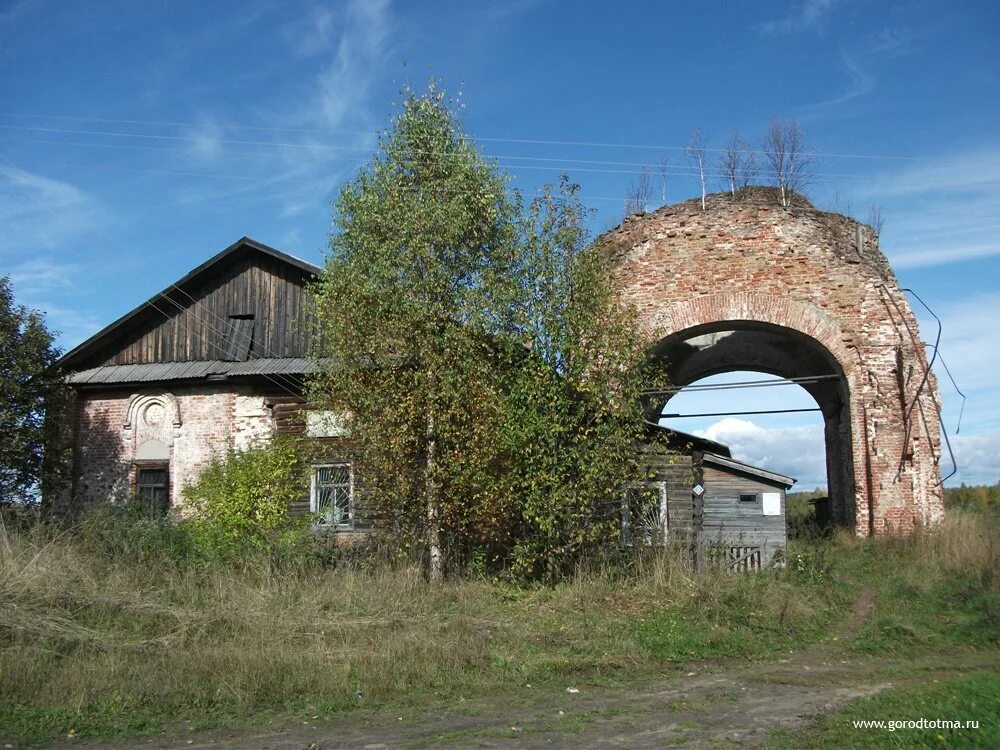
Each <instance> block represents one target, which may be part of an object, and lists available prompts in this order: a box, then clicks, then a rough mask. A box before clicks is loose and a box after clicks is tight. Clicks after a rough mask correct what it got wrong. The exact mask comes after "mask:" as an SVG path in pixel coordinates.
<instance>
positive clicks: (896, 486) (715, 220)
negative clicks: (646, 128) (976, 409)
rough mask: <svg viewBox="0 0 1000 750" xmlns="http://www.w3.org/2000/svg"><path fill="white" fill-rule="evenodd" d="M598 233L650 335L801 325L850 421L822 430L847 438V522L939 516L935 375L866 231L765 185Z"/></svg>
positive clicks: (892, 522) (862, 527) (890, 524)
mask: <svg viewBox="0 0 1000 750" xmlns="http://www.w3.org/2000/svg"><path fill="white" fill-rule="evenodd" d="M599 242H600V243H602V244H603V246H604V247H605V248H606V250H607V252H608V253H610V255H611V257H612V258H613V261H614V264H615V277H616V283H617V284H618V286H619V288H620V289H621V290H622V293H623V295H624V298H625V299H626V300H627V301H628V302H630V303H631V304H633V305H634V306H635V308H636V310H637V311H638V314H639V316H640V320H641V322H642V325H643V326H644V328H645V330H646V332H647V335H648V337H649V339H650V341H651V342H658V341H663V340H668V339H669V338H670V337H673V336H677V335H679V334H680V333H681V332H683V331H685V330H690V329H697V328H698V327H702V329H706V328H711V327H712V326H715V327H716V329H718V330H721V329H723V328H725V326H726V324H727V323H729V322H733V321H737V322H739V323H740V325H744V326H746V325H753V324H761V325H769V326H781V327H783V328H786V329H792V330H794V331H797V332H800V333H802V334H805V335H806V336H808V337H809V338H810V339H811V340H814V341H816V342H818V343H819V344H820V345H821V346H822V347H823V348H825V350H826V351H828V352H829V353H830V355H832V357H833V358H835V359H836V361H837V363H839V366H840V369H841V370H842V374H843V378H844V380H845V381H846V392H847V393H848V394H849V397H848V398H849V403H847V404H845V407H844V408H845V414H846V415H847V416H846V417H845V420H846V421H847V422H849V425H848V424H845V425H844V427H843V429H842V430H840V431H839V432H840V436H839V438H838V437H837V436H833V435H831V434H830V433H831V432H832V431H831V430H830V429H829V425H828V435H827V438H828V452H829V450H830V448H831V446H832V447H835V448H836V447H837V445H836V444H835V442H831V441H835V440H837V439H839V440H841V441H843V442H845V443H846V445H844V446H843V449H844V450H845V451H846V453H845V456H847V457H849V458H850V459H852V461H851V463H853V471H852V472H851V473H852V476H851V477H850V478H849V482H848V484H849V493H850V495H851V498H850V503H849V510H850V516H851V517H849V518H845V519H843V520H845V521H846V522H847V523H853V525H854V527H855V528H856V530H857V532H858V533H859V534H867V533H872V532H874V533H878V532H883V531H892V530H896V529H909V528H913V527H914V525H916V524H925V523H932V522H935V521H938V520H940V519H941V518H942V516H943V503H942V492H941V489H940V487H939V486H938V482H939V478H940V473H939V461H940V457H941V446H940V422H939V410H938V403H939V402H938V392H937V383H936V381H935V379H934V377H933V375H932V374H929V375H927V376H926V377H925V373H926V370H927V355H926V352H925V350H924V346H923V344H922V343H921V341H920V337H919V335H918V334H917V323H916V319H915V317H914V315H913V313H912V311H911V309H910V306H909V304H908V302H907V299H906V296H905V295H904V293H903V292H902V291H901V290H900V288H899V284H898V282H897V280H896V277H895V275H894V274H893V272H892V269H891V267H890V265H889V263H888V261H887V259H886V257H885V256H884V255H883V254H882V252H881V251H880V250H879V248H878V241H877V238H876V237H875V236H874V235H873V233H872V230H871V229H870V228H869V227H867V226H864V225H860V224H858V223H857V222H856V221H854V220H853V219H850V218H848V217H844V216H840V215H838V214H831V213H825V212H822V211H819V210H816V209H815V208H813V207H812V206H810V205H808V204H807V203H805V202H804V201H801V200H796V201H795V203H794V204H793V205H792V206H790V207H788V208H783V207H782V206H780V205H779V204H778V201H777V200H775V199H774V197H773V195H771V194H769V193H768V192H767V191H759V192H758V193H757V194H756V195H754V196H748V197H745V198H744V199H743V200H734V199H732V198H731V197H730V196H729V195H728V194H720V195H714V196H709V199H708V205H707V208H706V209H704V210H703V209H702V207H701V201H700V200H693V201H687V202H685V203H680V204H677V205H674V206H665V207H663V208H661V209H659V210H657V211H654V212H652V213H649V214H638V215H635V216H632V217H629V218H627V219H626V220H625V221H624V222H623V223H622V225H621V226H619V227H618V228H616V229H614V230H612V231H610V232H608V233H607V234H605V235H603V236H602V237H601V238H600V239H599ZM731 364H734V365H738V364H739V363H731ZM668 366H669V363H668ZM730 369H752V368H744V367H738V366H733V367H731V368H730ZM681 385H683V383H681ZM848 427H849V429H848ZM845 465H846V458H845Z"/></svg>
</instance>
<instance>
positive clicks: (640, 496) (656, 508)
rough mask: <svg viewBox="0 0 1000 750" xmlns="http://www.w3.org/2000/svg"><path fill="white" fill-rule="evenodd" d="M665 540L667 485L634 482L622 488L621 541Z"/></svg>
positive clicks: (648, 541)
mask: <svg viewBox="0 0 1000 750" xmlns="http://www.w3.org/2000/svg"><path fill="white" fill-rule="evenodd" d="M666 540H667V485H666V483H665V482H636V483H634V484H630V485H629V486H628V487H626V488H625V496H624V498H623V502H622V543H623V544H649V545H653V544H663V543H664V542H666Z"/></svg>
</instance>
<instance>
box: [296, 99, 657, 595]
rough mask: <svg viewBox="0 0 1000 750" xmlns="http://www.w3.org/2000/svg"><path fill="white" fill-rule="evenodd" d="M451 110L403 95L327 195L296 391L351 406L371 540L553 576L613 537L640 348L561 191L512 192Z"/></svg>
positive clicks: (635, 429) (630, 470) (433, 565)
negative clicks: (336, 191)
mask: <svg viewBox="0 0 1000 750" xmlns="http://www.w3.org/2000/svg"><path fill="white" fill-rule="evenodd" d="M453 112H454V109H453V107H452V106H451V105H450V104H449V102H448V100H447V99H446V98H445V97H444V95H443V94H442V93H441V92H440V91H438V90H437V89H436V88H434V87H432V88H431V89H430V91H429V92H427V93H425V94H421V95H416V94H412V93H411V94H409V95H407V97H406V99H405V101H404V103H403V106H402V110H401V114H400V115H399V116H398V117H397V118H396V119H395V120H394V121H393V124H392V127H391V128H390V129H389V131H388V132H387V133H386V134H385V135H384V136H383V137H382V139H381V141H380V146H379V149H378V152H377V154H376V156H375V157H374V158H373V159H372V161H371V162H370V163H369V164H368V165H367V166H366V167H365V168H363V169H362V170H361V171H360V172H359V174H358V175H357V176H356V177H355V179H354V180H353V181H352V182H351V183H350V184H348V185H347V186H346V187H345V188H344V189H343V191H342V192H341V194H340V196H339V197H338V198H337V201H336V204H335V216H334V219H335V226H336V228H337V230H336V232H335V234H334V235H333V237H332V239H331V246H330V247H331V249H330V255H329V257H328V258H327V261H326V265H325V268H324V271H323V274H322V277H321V280H320V282H319V284H318V287H317V289H316V290H315V295H314V296H315V303H316V315H317V320H318V328H317V332H316V335H317V343H316V346H315V352H314V359H315V373H314V374H313V375H312V376H311V378H310V382H309V394H310V399H311V400H312V401H313V402H314V403H315V404H316V405H317V407H319V408H322V409H332V410H336V411H339V412H342V413H346V414H348V415H350V421H349V425H350V429H351V439H350V450H351V453H352V455H353V456H354V457H355V462H356V465H357V470H356V473H355V475H356V477H357V478H356V480H355V481H356V486H357V488H358V499H357V506H356V517H357V518H359V519H361V520H367V521H370V523H371V524H372V527H373V534H372V536H371V537H370V538H371V539H374V540H376V541H377V542H382V545H381V547H382V549H383V550H387V551H389V552H391V553H392V554H401V555H404V556H407V557H414V556H416V557H419V558H420V559H421V560H422V561H423V563H424V565H425V568H426V570H427V573H428V575H429V577H430V578H431V579H433V580H437V579H440V578H441V577H442V576H443V575H445V573H446V571H447V570H448V569H450V567H451V566H458V567H461V566H462V565H463V564H468V562H469V561H470V560H473V559H475V560H479V561H482V562H483V564H486V565H488V566H492V567H493V568H494V569H495V570H497V571H503V572H505V573H506V574H507V575H512V574H513V575H516V576H518V577H523V578H534V579H537V578H544V579H545V580H548V581H554V580H556V579H557V578H558V577H560V576H562V575H564V574H566V573H568V572H571V571H572V570H573V568H574V566H575V565H576V564H577V563H578V562H579V561H580V560H581V559H582V556H583V555H585V554H587V553H588V552H592V551H594V550H595V549H598V548H600V547H601V545H605V544H607V542H608V541H609V540H610V539H613V538H614V524H613V523H612V520H613V519H614V517H615V511H616V508H617V509H618V510H620V508H619V507H618V505H616V503H618V498H619V497H620V488H621V487H622V485H623V483H624V482H626V481H628V480H629V479H631V478H635V477H634V471H635V469H636V452H635V450H634V446H635V441H636V440H637V439H638V437H639V436H640V434H641V433H642V430H643V413H642V400H641V398H640V390H641V384H642V383H643V382H644V380H645V375H644V373H645V372H646V370H645V369H644V368H645V345H644V343H643V339H642V337H641V336H640V334H639V332H638V327H637V325H636V324H635V322H634V317H633V316H632V315H631V313H630V312H629V311H628V310H626V309H625V308H624V307H622V305H620V304H619V300H618V298H617V296H616V293H615V291H614V285H613V284H612V280H611V275H610V269H609V268H608V266H607V257H608V256H607V254H606V253H605V252H603V251H601V250H600V249H598V248H595V247H592V246H591V245H590V244H589V242H588V238H587V233H586V231H585V229H584V226H585V213H584V210H583V208H582V206H581V205H580V201H579V198H578V194H577V188H576V187H575V186H572V185H570V184H568V183H567V182H565V181H564V182H563V183H561V184H560V185H559V186H557V187H550V188H546V190H545V191H544V192H543V195H542V196H541V197H539V198H537V199H536V200H534V201H532V202H531V203H530V204H528V205H524V202H523V201H522V199H521V198H520V197H519V196H518V195H517V194H516V193H512V192H511V191H509V190H508V187H507V181H506V178H505V176H504V175H503V174H501V173H500V172H499V171H498V170H497V169H496V167H495V165H494V164H491V163H489V162H487V161H485V160H484V159H483V158H482V156H481V155H480V152H479V151H478V149H477V148H476V147H475V144H473V143H472V142H471V140H470V139H469V138H468V137H466V136H465V135H464V133H463V132H462V129H461V123H460V122H459V121H458V119H457V118H456V117H455V115H454V113H453ZM647 174H648V172H647Z"/></svg>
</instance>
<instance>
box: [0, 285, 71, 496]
mask: <svg viewBox="0 0 1000 750" xmlns="http://www.w3.org/2000/svg"><path fill="white" fill-rule="evenodd" d="M53 341H54V338H53V335H52V333H51V332H50V331H49V330H48V328H46V326H45V320H44V318H43V317H42V314H41V313H39V312H37V311H35V310H29V309H27V308H26V307H24V306H23V305H16V304H15V303H14V292H13V289H12V287H11V283H10V279H9V278H8V277H6V276H3V277H0V435H2V436H3V438H2V439H0V504H9V503H14V502H30V501H35V500H37V499H38V494H39V483H40V481H41V479H42V467H43V461H44V453H45V450H44V449H45V443H46V439H47V432H46V420H45V412H46V407H47V406H48V405H49V403H48V402H52V401H55V400H57V398H56V397H57V396H59V395H62V391H61V389H60V388H59V378H58V374H57V373H56V371H55V368H54V367H53V365H54V364H55V361H56V359H58V357H59V350H58V349H57V348H56V347H55V345H54V343H53Z"/></svg>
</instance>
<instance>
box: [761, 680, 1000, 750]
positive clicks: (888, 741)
mask: <svg viewBox="0 0 1000 750" xmlns="http://www.w3.org/2000/svg"><path fill="white" fill-rule="evenodd" d="M934 682H935V683H937V680H935V681H934ZM997 717H1000V676H998V675H996V674H973V675H965V676H962V677H955V678H953V679H950V680H946V681H942V682H941V683H938V684H926V683H925V684H921V685H918V686H910V685H907V686H903V687H893V688H890V689H889V690H886V691H884V692H881V693H879V694H878V695H875V696H872V697H870V698H860V699H858V700H855V701H852V702H851V703H850V704H849V705H848V706H847V707H846V708H844V709H843V710H842V711H838V712H837V713H834V714H832V715H830V716H824V717H823V718H821V719H820V720H819V721H818V722H816V726H814V727H810V728H809V729H808V730H804V731H802V732H799V733H796V734H795V735H794V736H793V737H791V738H787V737H786V738H781V739H777V738H776V739H774V740H772V742H771V743H769V745H768V747H775V748H778V747H782V748H783V747H794V748H833V747H836V748H844V750H849V749H850V748H859V749H860V748H865V749H867V748H900V749H901V750H902V749H904V748H913V750H917V749H918V748H940V747H949V748H952V747H960V748H984V750H985V749H986V748H996V747H998V746H1000V724H998V723H997ZM921 719H927V720H928V721H932V720H945V721H961V722H965V721H970V720H971V721H978V722H979V728H978V729H973V728H964V729H958V728H953V727H948V728H940V727H938V728H930V729H928V728H919V727H914V728H909V727H908V726H905V725H904V726H901V727H898V728H894V729H893V730H892V731H890V730H889V729H861V728H857V727H855V724H854V722H856V721H885V722H886V723H887V724H888V722H890V721H896V722H899V721H903V722H909V721H913V722H918V721H920V720H921Z"/></svg>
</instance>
